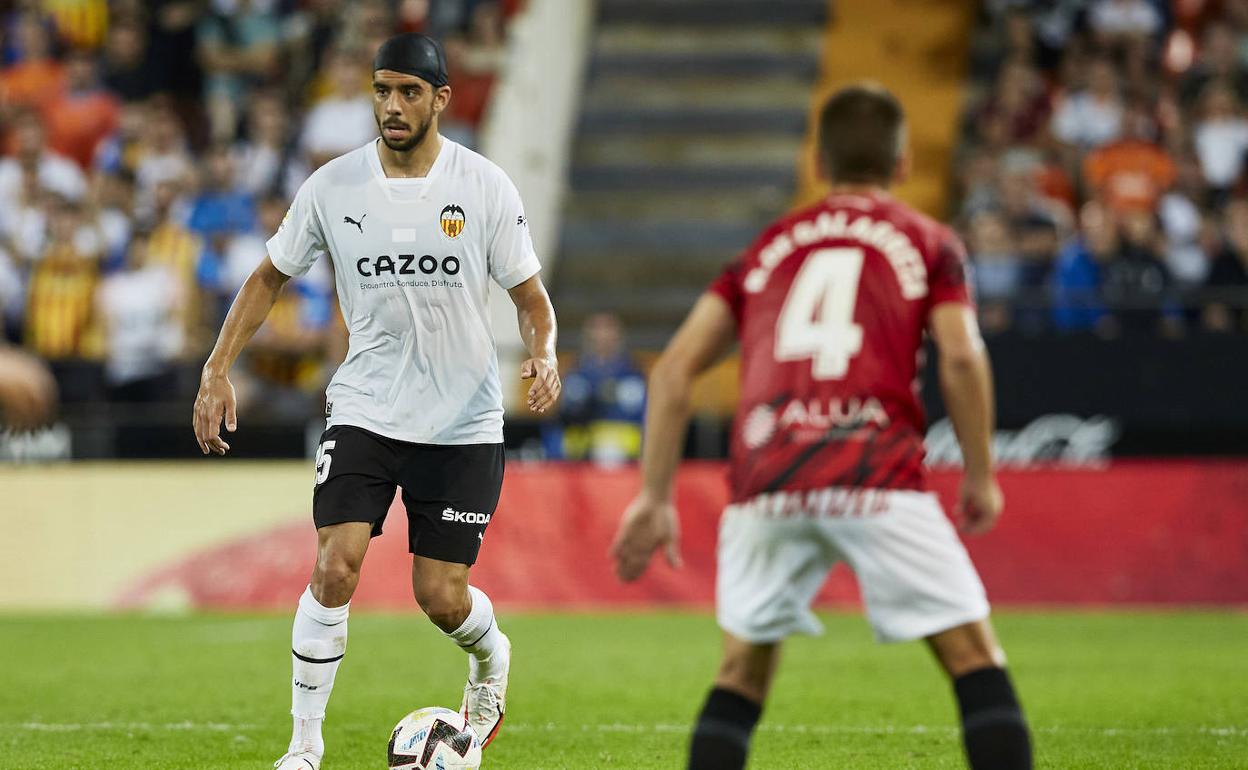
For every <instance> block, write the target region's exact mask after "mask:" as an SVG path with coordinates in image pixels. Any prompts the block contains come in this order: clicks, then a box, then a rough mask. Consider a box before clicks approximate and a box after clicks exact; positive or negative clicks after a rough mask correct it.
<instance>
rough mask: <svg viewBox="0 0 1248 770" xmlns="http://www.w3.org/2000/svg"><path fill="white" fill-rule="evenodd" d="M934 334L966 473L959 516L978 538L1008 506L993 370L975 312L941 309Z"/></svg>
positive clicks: (934, 315) (951, 304) (961, 308)
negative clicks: (997, 444) (1000, 469)
mask: <svg viewBox="0 0 1248 770" xmlns="http://www.w3.org/2000/svg"><path fill="white" fill-rule="evenodd" d="M930 329H931V333H932V339H933V340H935V342H936V351H937V356H938V361H937V369H938V372H939V377H940V391H941V395H942V396H943V397H944V400H945V408H946V410H947V411H948V412H949V419H950V421H952V422H953V429H954V432H955V433H956V434H957V436H958V445H959V446H960V447H961V448H962V459H963V465H964V468H965V472H964V475H963V477H962V487H961V490H960V492H959V495H958V498H959V499H958V510H957V513H958V515H960V516H961V522H960V524H961V529H962V531H964V532H967V533H970V534H974V535H978V534H982V533H984V532H987V531H988V530H990V529H992V527H993V525H994V524H996V522H997V518H998V517H999V516H1000V515H1001V507H1002V505H1003V503H1004V498H1003V497H1002V495H1001V488H1000V487H999V486H997V481H996V477H995V475H994V473H993V463H992V431H993V424H994V422H995V415H994V405H993V393H992V368H991V366H990V364H989V361H988V352H987V350H986V349H985V347H984V340H983V338H982V337H981V336H980V333H979V324H978V323H977V322H976V320H975V311H974V310H973V309H972V308H970V307H968V306H967V305H964V304H962V303H959V302H949V303H944V304H941V305H937V306H936V308H935V309H934V310H933V311H932V315H931V320H930Z"/></svg>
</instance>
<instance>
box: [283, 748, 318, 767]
mask: <svg viewBox="0 0 1248 770" xmlns="http://www.w3.org/2000/svg"><path fill="white" fill-rule="evenodd" d="M273 767H275V768H277V770H321V756H320V755H319V754H314V753H312V752H311V751H288V752H286V753H285V754H283V755H282V758H281V759H279V760H277V761H276V762H274V763H273Z"/></svg>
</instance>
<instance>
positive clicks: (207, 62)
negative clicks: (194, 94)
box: [195, 0, 281, 141]
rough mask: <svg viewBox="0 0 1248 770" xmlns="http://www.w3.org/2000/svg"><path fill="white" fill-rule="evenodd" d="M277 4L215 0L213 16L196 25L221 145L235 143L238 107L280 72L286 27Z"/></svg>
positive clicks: (213, 128)
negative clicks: (282, 43) (253, 89)
mask: <svg viewBox="0 0 1248 770" xmlns="http://www.w3.org/2000/svg"><path fill="white" fill-rule="evenodd" d="M274 5H275V3H274V2H273V0H212V2H211V5H210V11H209V13H208V14H207V15H206V16H204V18H202V19H201V20H200V21H199V23H198V25H197V26H196V29H195V37H196V43H197V45H198V53H199V59H200V63H201V65H202V66H203V69H204V73H205V81H204V95H205V98H206V99H207V102H208V114H209V121H210V123H211V130H210V133H211V136H212V138H213V139H215V140H218V141H230V140H233V138H234V133H235V130H236V128H237V125H238V117H239V116H238V113H237V111H236V105H237V104H239V103H240V102H241V101H242V100H243V98H244V97H245V96H246V94H247V92H248V91H249V90H250V89H252V88H254V87H255V86H257V85H262V84H263V83H264V82H265V81H266V80H267V79H268V78H269V77H271V76H272V75H273V74H274V72H275V70H276V68H277V63H278V43H279V42H280V32H281V28H280V25H279V23H278V19H277V16H276V14H274V12H273V6H274Z"/></svg>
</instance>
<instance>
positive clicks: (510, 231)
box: [489, 172, 542, 289]
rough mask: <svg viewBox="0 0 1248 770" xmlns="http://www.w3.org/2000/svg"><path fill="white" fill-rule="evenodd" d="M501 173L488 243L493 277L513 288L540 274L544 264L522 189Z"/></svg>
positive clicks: (501, 283) (507, 287) (499, 283)
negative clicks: (527, 212)
mask: <svg viewBox="0 0 1248 770" xmlns="http://www.w3.org/2000/svg"><path fill="white" fill-rule="evenodd" d="M498 176H499V181H498V188H499V189H498V197H497V198H496V200H497V204H496V205H497V206H498V209H497V210H496V211H495V212H494V216H493V222H492V226H493V232H492V233H491V234H490V244H489V264H490V277H491V278H493V279H494V281H495V282H496V283H497V284H498V285H499V286H502V287H503V288H504V289H512V288H515V287H516V286H519V285H520V284H522V283H524V282H525V281H527V280H529V279H530V278H532V277H533V276H535V275H537V274H538V272H539V271H540V270H541V269H542V265H541V263H540V262H538V260H537V252H536V251H534V249H533V238H532V237H531V236H530V235H529V221H528V219H527V218H526V217H525V215H524V204H523V202H521V200H520V191H519V190H517V189H516V186H515V184H513V183H512V181H511V180H510V179H508V178H507V175H506V174H504V173H502V172H499V175H498Z"/></svg>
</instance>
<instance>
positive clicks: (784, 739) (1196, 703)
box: [0, 612, 1248, 770]
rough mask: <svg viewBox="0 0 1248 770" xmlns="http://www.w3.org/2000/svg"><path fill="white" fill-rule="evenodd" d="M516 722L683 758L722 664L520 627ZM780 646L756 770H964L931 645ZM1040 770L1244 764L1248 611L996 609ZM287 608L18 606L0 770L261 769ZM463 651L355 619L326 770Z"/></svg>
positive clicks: (607, 620)
mask: <svg viewBox="0 0 1248 770" xmlns="http://www.w3.org/2000/svg"><path fill="white" fill-rule="evenodd" d="M502 620H503V627H504V630H506V631H507V632H508V633H509V635H510V636H511V638H512V642H513V644H514V657H513V666H512V682H511V690H510V693H509V699H508V700H509V709H508V717H507V722H506V723H505V724H504V727H503V731H502V733H501V734H500V736H499V738H498V740H497V742H496V743H495V744H494V745H493V746H491V748H490V749H489V750H488V751H487V752H486V754H485V764H484V767H485V768H487V770H517V769H520V768H523V770H557V769H559V768H569V769H572V768H575V769H576V770H586V769H591V768H629V769H630V770H636V769H640V768H680V767H682V761H683V756H684V750H685V743H686V740H687V732H688V725H689V723H690V720H691V718H692V717H693V715H694V713H695V712H696V710H697V708H698V706H699V704H700V702H701V699H702V697H703V695H704V693H705V691H706V689H707V686H708V683H709V682H710V678H711V674H712V671H713V670H714V667H715V664H716V657H717V653H718V632H717V630H716V629H715V626H714V622H713V620H712V618H711V617H710V616H708V615H705V614H697V613H687V614H682V613H671V612H668V613H641V614H608V615H573V614H568V615H526V614H515V615H505V616H504V617H503V618H502ZM824 620H825V621H826V623H827V626H828V632H827V634H826V635H825V636H823V637H821V638H799V639H795V640H793V641H792V642H791V643H790V644H789V645H788V646H787V648H786V650H785V655H784V659H783V662H782V664H781V671H780V675H779V678H778V680H777V682H776V687H775V690H774V693H773V698H772V701H771V703H770V705H769V707H768V709H767V711H766V713H765V715H764V718H763V722H762V724H761V727H760V730H759V733H758V735H757V737H756V741H755V744H754V753H753V759H752V762H751V765H750V767H751V768H753V769H754V770H760V769H766V770H771V769H772V768H776V769H780V770H790V769H792V768H890V769H891V768H909V767H914V768H958V767H962V759H961V753H960V747H959V743H958V736H957V729H956V727H957V725H956V718H955V714H956V711H955V707H954V703H953V700H952V697H951V695H950V693H949V690H948V687H947V685H946V684H945V682H943V681H942V679H941V677H940V676H938V674H937V670H936V668H935V666H934V664H933V663H932V661H931V660H930V659H929V658H928V655H927V652H926V650H925V649H924V648H923V647H922V646H921V645H919V644H907V645H890V646H880V645H876V644H874V643H873V642H872V641H871V639H870V634H869V632H868V630H867V627H866V624H865V622H864V621H863V620H862V619H861V618H859V617H858V616H857V615H853V614H831V615H825V616H824ZM997 626H998V630H999V632H1000V634H1001V637H1002V640H1003V642H1004V644H1005V646H1006V649H1007V651H1008V652H1009V654H1010V657H1011V667H1012V669H1013V672H1014V677H1015V681H1016V683H1017V685H1018V687H1019V690H1020V692H1021V694H1022V698H1023V701H1024V706H1025V708H1026V710H1027V713H1028V716H1029V717H1030V719H1031V724H1032V727H1033V730H1034V740H1035V745H1036V751H1037V760H1038V762H1037V765H1038V767H1047V768H1232V767H1234V768H1244V767H1248V614H1243V613H1234V612H1226V613H1214V612H1180V613H1116V612H1115V613H1069V612H1025V613H1008V612H1007V613H1002V614H1000V615H999V616H998V617H997ZM289 634H290V621H289V618H288V617H286V616H273V615H241V616H239V615H229V616H219V615H213V616H191V617H164V618H162V617H144V616H130V617H44V616H0V650H2V651H3V652H4V656H3V660H4V670H3V676H2V677H0V683H2V684H0V768H4V769H5V770H18V769H21V770H72V769H73V768H81V769H82V770H101V769H103V768H117V770H122V769H123V768H124V769H125V770H135V769H139V768H142V769H146V768H154V769H165V768H168V769H172V768H188V769H189V768H196V769H197V770H203V769H204V768H257V769H259V768H265V767H268V766H269V764H270V763H271V762H272V761H273V760H274V759H276V758H277V756H278V755H279V754H281V752H282V751H283V750H284V748H285V744H286V740H287V738H288V736H289V717H288V716H287V713H288V708H289V698H290V695H289V684H288V682H289V672H290V669H289V653H288V647H289V644H288V642H289ZM464 671H465V662H464V659H463V655H462V653H460V652H459V651H458V650H456V649H455V648H454V646H452V645H451V644H449V643H448V642H446V641H445V640H444V639H442V638H440V637H439V635H438V634H437V633H436V632H435V631H434V629H433V628H432V626H430V625H428V623H426V622H425V621H424V619H423V618H421V617H417V616H415V615H413V616H395V615H367V614H363V613H361V614H359V615H357V616H353V617H352V618H351V641H350V646H349V649H348V653H347V657H346V659H345V661H344V662H343V666H342V668H341V670H340V671H339V675H338V682H337V685H336V687H335V691H334V696H333V700H332V702H331V703H330V708H329V720H328V722H327V724H326V741H327V744H328V752H327V755H326V759H325V764H324V766H323V770H355V769H356V768H359V769H360V770H363V769H364V768H370V769H375V770H383V769H384V767H385V744H386V740H387V738H388V737H389V730H390V727H391V726H392V725H393V724H394V723H395V722H397V721H398V719H399V718H400V717H402V716H403V714H405V713H406V712H408V711H410V710H412V709H413V708H416V707H419V706H429V705H444V706H449V707H451V708H455V707H457V706H458V705H459V698H460V690H461V687H462V685H463V677H464Z"/></svg>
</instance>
